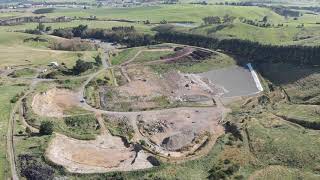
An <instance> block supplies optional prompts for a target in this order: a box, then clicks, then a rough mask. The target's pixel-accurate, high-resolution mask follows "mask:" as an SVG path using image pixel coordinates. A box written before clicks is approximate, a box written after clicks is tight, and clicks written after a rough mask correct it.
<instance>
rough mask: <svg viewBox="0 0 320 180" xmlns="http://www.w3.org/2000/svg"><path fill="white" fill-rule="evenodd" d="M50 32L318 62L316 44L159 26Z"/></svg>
mask: <svg viewBox="0 0 320 180" xmlns="http://www.w3.org/2000/svg"><path fill="white" fill-rule="evenodd" d="M128 29H130V31H128ZM53 35H56V36H60V37H67V38H72V37H81V38H95V39H101V40H105V41H108V42H116V43H120V44H124V45H127V46H128V47H135V46H146V45H152V44H156V43H165V42H171V43H178V44H186V45H192V46H199V47H204V48H209V49H220V50H223V51H225V52H227V53H231V54H233V55H237V56H240V57H244V58H246V59H248V60H247V61H251V62H255V63H260V62H261V63H262V62H284V63H293V64H301V65H302V64H305V65H320V47H319V46H315V47H313V46H297V45H289V46H282V45H266V44H260V43H258V42H252V41H248V40H241V39H223V40H220V39H218V38H214V37H207V36H203V35H197V34H189V33H182V32H176V31H173V30H170V29H168V30H161V28H160V29H158V32H157V34H156V35H154V36H152V35H149V34H143V33H138V32H136V31H135V30H134V27H130V28H112V29H109V30H106V29H89V28H88V27H87V26H84V25H80V26H78V27H75V28H71V29H70V28H69V29H56V30H54V32H53Z"/></svg>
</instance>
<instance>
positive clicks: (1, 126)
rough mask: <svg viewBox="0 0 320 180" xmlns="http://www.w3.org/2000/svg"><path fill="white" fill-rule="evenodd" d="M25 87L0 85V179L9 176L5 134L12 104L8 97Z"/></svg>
mask: <svg viewBox="0 0 320 180" xmlns="http://www.w3.org/2000/svg"><path fill="white" fill-rule="evenodd" d="M24 88H25V87H23V86H6V85H1V86H0V94H1V96H0V102H1V105H0V117H1V118H0V119H1V120H0V135H1V142H2V143H0V179H6V178H9V177H10V176H9V172H10V168H9V166H8V161H7V159H6V152H7V151H6V149H7V147H6V134H7V127H8V121H9V117H10V111H11V108H12V106H13V104H11V103H10V99H11V98H12V97H13V96H15V95H16V94H18V93H20V92H21V91H22V90H23V89H24Z"/></svg>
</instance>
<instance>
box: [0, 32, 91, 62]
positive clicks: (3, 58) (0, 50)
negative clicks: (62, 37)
mask: <svg viewBox="0 0 320 180" xmlns="http://www.w3.org/2000/svg"><path fill="white" fill-rule="evenodd" d="M30 37H35V36H32V35H27V34H23V33H14V32H1V31H0V66H2V67H3V66H16V65H33V66H37V65H47V64H48V63H49V62H52V61H56V62H58V63H60V64H61V63H62V62H63V63H65V64H66V65H67V66H72V65H74V63H75V61H76V60H77V59H79V57H80V58H81V59H83V60H87V61H93V56H94V55H95V54H96V53H97V52H96V51H81V52H76V51H54V50H51V49H48V48H46V49H45V48H43V47H42V48H38V47H34V46H36V45H34V44H33V45H30V43H24V42H23V40H24V39H26V38H30Z"/></svg>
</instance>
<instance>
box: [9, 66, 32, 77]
mask: <svg viewBox="0 0 320 180" xmlns="http://www.w3.org/2000/svg"><path fill="white" fill-rule="evenodd" d="M36 73H37V72H36V70H34V69H30V68H23V69H18V70H15V71H13V72H12V73H10V74H9V76H10V77H12V78H18V77H33V76H34V75H35V74H36Z"/></svg>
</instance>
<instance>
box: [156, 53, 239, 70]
mask: <svg viewBox="0 0 320 180" xmlns="http://www.w3.org/2000/svg"><path fill="white" fill-rule="evenodd" d="M235 64H236V61H235V60H234V59H233V58H232V57H230V56H228V55H225V54H223V53H217V54H216V55H213V56H212V57H210V58H209V59H205V60H203V61H201V62H198V63H179V62H173V63H162V64H154V65H150V66H151V67H152V68H153V69H154V70H155V71H156V72H158V73H160V74H161V73H165V72H168V71H170V70H178V71H181V72H183V73H202V72H207V71H210V70H213V69H219V68H225V67H228V66H232V65H235Z"/></svg>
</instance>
